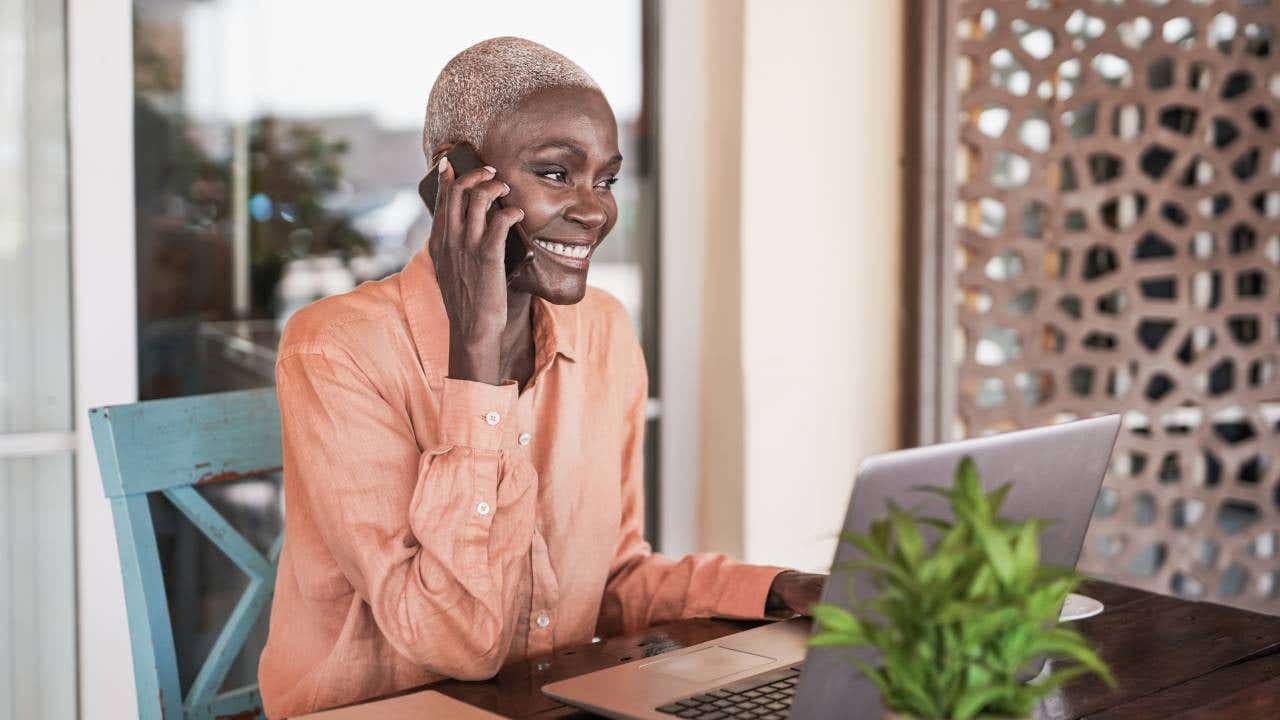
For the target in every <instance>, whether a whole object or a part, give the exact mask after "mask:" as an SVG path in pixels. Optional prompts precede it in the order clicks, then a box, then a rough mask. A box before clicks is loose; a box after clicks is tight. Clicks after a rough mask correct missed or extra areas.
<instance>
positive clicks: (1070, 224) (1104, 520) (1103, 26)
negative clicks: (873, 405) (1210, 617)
mask: <svg viewBox="0 0 1280 720" xmlns="http://www.w3.org/2000/svg"><path fill="white" fill-rule="evenodd" d="M943 17H944V18H945V19H946V23H948V24H950V25H952V27H953V29H954V33H955V35H954V36H953V37H952V38H949V39H947V40H946V41H944V43H943V47H944V48H946V47H948V46H949V47H950V50H949V53H950V55H951V57H950V60H951V61H952V62H954V63H955V64H954V66H953V67H952V68H951V69H948V70H945V71H943V72H942V76H943V77H947V78H948V85H950V86H951V87H953V88H956V89H958V97H957V98H956V99H955V102H956V106H955V107H956V109H957V110H958V112H959V117H958V123H959V125H958V127H957V128H955V134H954V135H953V138H954V149H955V156H954V157H953V158H948V160H947V165H948V166H949V167H950V168H951V169H953V170H954V173H953V182H954V187H952V188H950V189H949V190H951V191H954V195H953V197H954V199H955V202H954V211H955V215H954V219H953V222H954V223H955V226H954V227H953V228H951V229H950V230H949V231H948V232H946V233H945V234H944V235H943V236H944V237H947V238H950V239H949V240H947V241H946V242H948V243H951V245H950V247H949V248H948V249H947V252H946V253H945V254H944V255H943V257H945V258H948V263H947V265H948V267H946V268H944V269H943V270H942V271H941V273H940V274H941V275H943V276H946V275H948V274H950V277H948V278H946V283H945V284H944V287H947V288H949V289H953V290H954V291H955V297H954V302H955V303H956V306H955V308H954V310H953V311H952V310H950V309H948V310H947V313H945V314H944V317H952V318H954V322H950V323H949V324H950V325H951V330H952V331H953V332H954V333H955V334H954V335H953V336H952V337H949V338H947V342H945V343H943V344H942V347H943V348H946V347H949V348H950V349H949V352H950V354H951V357H950V358H949V360H947V362H948V363H950V365H949V367H950V368H951V369H952V370H953V371H954V372H955V376H954V377H955V382H954V384H953V385H952V387H954V395H955V396H956V401H955V405H954V408H955V415H954V418H953V421H954V428H953V429H952V430H951V434H952V435H954V436H972V435H978V434H983V433H986V432H991V431H999V430H1007V429H1013V428H1018V427H1029V426H1034V425H1041V424H1047V423H1052V422H1057V421H1061V420H1066V419H1070V418H1074V417H1085V416H1089V415H1092V414H1096V413H1100V412H1122V413H1124V429H1123V430H1122V432H1121V437H1120V440H1119V443H1118V445H1117V448H1116V452H1115V456H1114V461H1115V462H1114V465H1113V467H1112V470H1111V472H1110V475H1109V477H1108V478H1107V481H1106V483H1105V488H1104V490H1103V495H1102V498H1101V500H1100V502H1099V507H1098V509H1097V517H1096V518H1095V520H1094V523H1093V527H1092V529H1091V531H1090V536H1089V537H1088V539H1087V544H1086V549H1085V554H1084V558H1083V561H1082V563H1083V564H1082V567H1083V569H1085V570H1087V571H1089V572H1093V573H1097V574H1100V575H1104V576H1109V577H1113V578H1116V579H1120V580H1122V581H1123V582H1126V583H1129V584H1133V585H1138V586H1141V587H1145V588H1148V589H1152V590H1157V591H1162V592H1171V593H1176V594H1179V595H1184V596H1190V597H1202V598H1206V599H1213V600H1217V601H1220V602H1227V603H1230V604H1235V605H1239V606H1243V607H1249V608H1253V609H1258V610H1264V611H1268V612H1272V613H1277V612H1280V547H1278V545H1280V537H1278V534H1280V378H1278V372H1277V371H1278V370H1280V128H1277V123H1280V57H1277V50H1276V46H1275V33H1276V30H1277V26H1280V0H1231V1H1225V0H1223V1H1213V0H1200V1H1195V0H1127V1H1125V0H1109V1H1092V0H1089V1H1085V0H1079V1H1077V2H1064V1H1060V0H1018V1H1013V0H1010V1H997V0H960V1H959V2H958V4H957V5H956V6H953V7H952V8H951V9H950V10H949V11H948V12H947V13H945V14H944V15H943ZM951 79H954V85H951V83H950V81H951ZM950 145H951V143H948V146H950ZM949 174H952V173H949ZM947 182H951V180H948V181H947ZM951 260H954V262H951ZM948 294H950V292H948ZM939 302H943V303H946V302H952V298H948V297H942V298H939ZM944 367H946V365H944ZM944 407H946V406H944ZM948 414H950V413H948Z"/></svg>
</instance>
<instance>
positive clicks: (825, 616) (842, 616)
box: [810, 603, 862, 635]
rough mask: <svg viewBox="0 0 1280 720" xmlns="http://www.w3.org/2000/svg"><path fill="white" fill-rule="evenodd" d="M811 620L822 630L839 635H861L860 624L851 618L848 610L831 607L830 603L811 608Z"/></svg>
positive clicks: (851, 614) (837, 606) (851, 615)
mask: <svg viewBox="0 0 1280 720" xmlns="http://www.w3.org/2000/svg"><path fill="white" fill-rule="evenodd" d="M810 612H812V614H813V619H814V620H816V621H817V623H818V625H819V626H821V627H822V628H824V629H829V630H834V631H836V632H840V633H858V634H859V635H861V634H862V623H860V622H858V619H857V618H855V617H854V616H853V613H850V612H849V611H848V610H846V609H844V608H842V607H840V606H839V605H833V604H831V603H818V604H817V605H814V606H813V609H812V610H811V611H810Z"/></svg>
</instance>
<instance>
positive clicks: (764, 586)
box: [715, 564, 787, 620]
mask: <svg viewBox="0 0 1280 720" xmlns="http://www.w3.org/2000/svg"><path fill="white" fill-rule="evenodd" d="M786 569H787V568H782V567H773V566H771V565H745V564H744V565H739V566H738V567H736V568H734V569H733V572H732V573H731V574H730V576H729V582H728V583H727V589H726V591H725V593H724V594H723V595H721V596H720V600H719V602H717V603H716V607H715V614H716V616H717V617H724V618H736V619H740V620H776V619H777V618H776V617H774V616H771V615H766V614H765V611H764V606H765V602H766V601H767V600H768V599H769V587H770V586H771V585H773V579H774V578H775V577H777V576H778V573H780V572H782V571H784V570H786Z"/></svg>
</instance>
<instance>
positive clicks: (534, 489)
mask: <svg viewBox="0 0 1280 720" xmlns="http://www.w3.org/2000/svg"><path fill="white" fill-rule="evenodd" d="M476 98H483V99H484V101H485V102H489V103H493V107H496V108H497V109H498V111H497V112H494V111H492V109H491V108H489V107H487V106H481V105H478V104H476V102H477V101H476ZM442 108H451V110H449V111H445V110H442ZM459 108H461V109H462V111H458V109H459ZM444 112H449V113H452V115H451V116H450V119H449V120H447V121H441V119H440V117H439V116H438V115H437V113H444ZM424 137H425V139H426V146H425V148H424V149H425V150H426V151H427V152H428V154H429V155H430V156H431V157H432V160H433V162H434V165H433V167H434V170H433V171H434V172H436V173H438V182H436V183H434V184H435V185H436V191H435V197H434V213H433V215H434V220H433V223H432V227H431V233H430V237H429V239H428V241H427V247H426V248H425V249H423V250H421V251H419V252H418V253H417V254H416V255H415V256H414V257H413V259H412V260H410V262H409V265H408V266H407V267H406V268H405V269H404V271H402V272H400V273H397V274H395V275H392V276H390V277H388V278H386V279H384V280H380V281H377V282H370V283H365V284H363V285H361V286H359V287H358V288H356V289H355V290H353V291H351V292H348V293H344V294H341V295H336V296H333V297H330V298H327V299H325V300H321V301H319V302H316V303H313V304H311V305H309V306H307V307H306V308H304V309H302V310H300V311H299V312H298V313H296V314H295V315H294V316H293V317H292V318H291V319H290V321H289V323H288V326H287V327H286V328H285V332H284V337H283V338H282V340H281V343H280V351H279V359H278V361H277V364H276V382H277V387H278V396H279V402H280V410H281V426H282V439H283V444H284V475H285V497H286V505H287V507H288V518H287V522H286V524H285V543H284V550H283V552H282V554H281V557H280V566H279V577H278V579H277V583H276V595H275V597H274V601H273V603H274V604H273V606H272V613H271V625H270V632H269V636H268V640H267V646H266V649H265V650H264V651H263V655H262V660H261V664H260V666H259V678H260V685H261V691H262V697H263V701H264V703H265V706H266V709H267V711H268V713H269V714H270V715H271V716H273V717H274V716H281V715H296V714H300V713H304V712H310V711H312V710H316V709H320V708H325V707H330V706H333V705H339V704H343V703H349V702H353V701H356V700H360V699H364V698H369V697H373V696H377V695H382V694H387V693H391V692H395V691H398V690H402V689H405V688H409V687H413V686H416V685H421V684H424V683H427V682H431V681H434V680H438V679H441V678H444V677H454V678H459V679H480V678H486V677H490V676H492V675H493V674H494V673H495V672H497V669H498V667H499V666H500V665H501V664H502V663H503V662H505V661H507V660H512V659H519V658H523V657H527V656H531V655H540V654H545V653H547V652H550V651H552V650H554V649H555V648H557V647H561V646H565V645H574V644H583V643H587V642H590V640H591V638H592V637H593V636H594V635H597V634H599V635H611V634H617V633H621V632H626V631H635V630H638V629H641V628H644V627H647V626H649V625H651V624H655V623H660V622H666V621H671V620H676V619H680V618H686V617H698V616H708V615H718V616H727V617H738V618H763V617H765V616H766V613H770V614H783V615H786V614H790V613H791V612H802V611H804V610H806V609H807V607H808V606H809V604H811V603H812V602H814V601H816V599H817V596H818V592H819V590H820V588H821V583H820V579H818V578H817V577H816V576H805V575H801V574H799V573H795V572H792V571H785V570H783V569H782V568H776V567H767V566H756V565H747V564H744V563H741V562H738V561H736V560H733V559H731V558H729V557H727V556H724V555H720V554H714V553H706V554H699V555H689V556H686V557H683V558H668V557H664V556H662V555H659V554H656V553H654V552H652V550H651V548H650V546H649V543H648V542H646V541H645V539H644V538H645V534H644V489H643V484H644V463H643V461H644V450H643V448H644V434H645V423H646V405H647V402H646V401H647V398H648V375H647V372H646V367H645V361H644V355H643V352H642V351H641V347H640V342H639V339H638V338H637V336H636V332H635V330H634V328H633V327H632V325H631V323H630V321H629V319H628V317H627V313H626V311H625V309H624V308H623V306H622V304H621V303H620V302H619V301H618V300H617V299H616V298H614V297H613V296H611V295H609V294H608V293H606V292H604V291H601V290H598V289H595V288H589V287H587V284H586V275H587V268H588V266H589V264H590V257H591V253H592V252H593V251H594V249H595V248H597V247H599V246H600V244H601V243H602V242H604V240H605V238H606V236H607V235H608V233H609V231H610V230H611V229H612V228H613V226H614V224H615V222H616V221H617V216H618V207H617V203H616V202H615V200H614V198H613V193H612V188H611V186H612V183H613V180H614V178H615V177H616V175H617V173H618V171H619V169H620V167H621V162H622V157H621V154H620V153H619V151H618V130H617V123H616V121H615V119H614V116H613V112H612V110H611V108H610V107H609V103H608V101H607V100H606V99H605V97H604V95H603V94H602V93H601V92H600V90H599V89H598V88H597V87H596V86H595V83H594V82H591V81H590V78H589V77H587V75H586V73H585V72H583V71H582V70H581V69H580V68H577V66H576V65H574V64H573V63H572V62H571V61H569V60H568V59H567V58H565V57H563V56H562V55H559V54H557V53H555V52H553V51H551V50H549V49H547V48H545V47H543V46H541V45H538V44H536V43H532V42H529V41H527V40H522V39H519V38H495V39H493V40H488V41H485V42H482V43H480V44H478V45H476V46H473V47H471V48H469V49H467V50H464V51H463V52H462V53H460V54H459V55H458V56H457V57H455V58H454V59H453V60H451V61H450V63H449V64H448V65H446V66H445V69H444V70H443V71H442V72H441V76H440V80H438V81H437V84H436V87H435V88H434V89H433V90H432V94H431V100H430V102H429V103H428V109H427V120H426V129H425V133H424ZM476 138H479V140H477V139H476ZM460 143H468V144H474V145H475V149H476V151H477V152H478V153H479V155H480V156H481V157H483V158H484V159H485V160H486V161H487V162H489V163H490V164H489V165H485V166H482V167H475V168H470V169H467V170H466V171H465V172H461V173H458V172H456V169H455V168H454V167H453V165H452V164H451V163H450V162H449V160H448V154H447V153H448V152H449V150H450V149H452V148H454V146H455V145H457V144H460ZM431 184H432V183H427V184H426V185H428V186H429V185H431ZM427 195H428V197H427V198H426V199H427V200H428V201H430V200H431V199H432V198H430V197H429V196H430V193H427ZM499 200H500V201H501V206H499V205H498V204H497V202H496V201H499ZM517 223H520V224H522V226H523V228H524V236H525V237H528V238H529V239H530V247H528V248H527V249H528V250H530V251H532V259H531V260H530V261H529V262H526V263H524V264H523V265H521V266H520V268H519V270H517V271H515V273H514V275H513V276H511V277H510V278H508V276H507V272H506V268H505V265H504V258H505V244H506V242H507V238H508V236H509V231H510V230H511V228H512V227H513V226H515V225H516V224H517ZM576 254H581V256H580V257H575V256H574V255H576Z"/></svg>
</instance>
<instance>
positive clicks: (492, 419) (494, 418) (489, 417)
mask: <svg viewBox="0 0 1280 720" xmlns="http://www.w3.org/2000/svg"><path fill="white" fill-rule="evenodd" d="M484 421H485V422H487V423H489V424H490V425H497V424H498V423H500V422H502V416H501V415H499V414H498V411H497V410H490V411H489V412H487V413H485V414H484Z"/></svg>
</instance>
